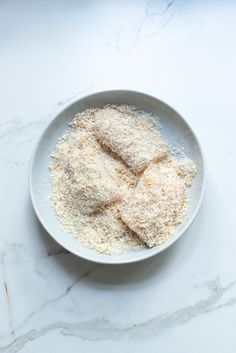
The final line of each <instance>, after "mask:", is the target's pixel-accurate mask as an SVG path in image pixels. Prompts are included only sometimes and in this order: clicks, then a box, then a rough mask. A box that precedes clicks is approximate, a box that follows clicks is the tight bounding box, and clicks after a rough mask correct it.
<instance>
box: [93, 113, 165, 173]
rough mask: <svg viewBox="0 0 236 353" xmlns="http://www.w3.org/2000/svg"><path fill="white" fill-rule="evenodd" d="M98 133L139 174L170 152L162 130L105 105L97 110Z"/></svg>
mask: <svg viewBox="0 0 236 353" xmlns="http://www.w3.org/2000/svg"><path fill="white" fill-rule="evenodd" d="M95 117H96V122H95V126H94V132H95V136H96V138H97V139H98V141H99V142H100V143H101V144H103V145H105V146H107V147H109V148H110V149H111V150H112V151H113V152H115V153H116V154H117V155H118V156H119V157H120V158H121V159H122V160H123V161H124V162H125V163H126V165H127V166H129V167H130V168H131V169H132V171H133V172H134V173H135V174H139V173H141V172H143V171H144V169H146V168H147V166H148V165H149V164H150V162H153V161H158V160H160V159H162V158H163V157H165V156H166V155H167V153H168V151H169V150H168V146H167V145H166V143H165V142H164V141H163V139H162V138H161V136H160V134H159V132H158V131H157V130H156V129H155V128H154V127H153V126H151V124H147V122H145V123H144V122H143V121H142V119H138V118H137V117H136V118H135V117H133V116H132V115H130V114H126V113H123V112H120V111H119V110H117V109H115V108H112V107H105V108H103V109H100V110H99V111H97V112H96V113H95Z"/></svg>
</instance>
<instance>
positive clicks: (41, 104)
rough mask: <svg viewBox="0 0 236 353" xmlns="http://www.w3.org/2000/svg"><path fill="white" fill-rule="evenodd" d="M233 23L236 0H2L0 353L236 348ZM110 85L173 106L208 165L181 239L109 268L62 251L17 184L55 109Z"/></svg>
mask: <svg viewBox="0 0 236 353" xmlns="http://www.w3.org/2000/svg"><path fill="white" fill-rule="evenodd" d="M235 17H236V3H235V1H217V0H215V1H197V0H195V1H194V0H192V1H191V0H189V1H185V0H175V1H174V0H173V1H170V0H169V1H165V0H162V1H155V0H151V1H149V2H148V1H144V0H140V1H138V0H137V1H131V0H128V1H125V0H121V1H108V0H107V1H95V0H93V1H92V0H89V1H66V0H65V1H62V0H53V1H47V0H40V1H39V0H35V1H24V0H21V1H19V0H18V1H16V0H15V1H11V0H8V1H1V2H0V51H1V53H0V71H1V75H0V77H1V78H0V96H1V105H0V106H1V115H0V170H1V174H0V199H1V207H0V219H1V231H0V347H1V348H0V352H4V353H13V352H21V353H41V352H52V353H54V352H55V353H64V352H71V353H74V352H76V353H77V352H80V353H84V352H86V353H92V352H112V353H113V352H119V353H120V352H122V353H132V352H143V351H145V352H162V353H172V352H180V353H189V352H191V353H199V352H201V353H209V352H214V353H221V352H227V353H234V352H235V346H236V333H235V331H236V267H235V253H236V236H235V228H236V217H235V211H236V209H235V208H236V207H235V201H236V191H235V190H236V189H235V180H236V167H235V150H236V140H235V138H236V135H235V131H236V104H235V81H236V70H235V62H236V41H235V33H236V21H235ZM112 88H121V89H122V88H127V89H134V90H140V91H144V92H146V93H150V94H152V95H156V96H157V97H159V98H160V99H162V100H164V101H166V102H167V103H169V104H170V105H172V106H173V107H175V108H176V109H177V110H178V111H179V112H180V113H182V114H183V116H185V117H186V118H187V120H188V121H189V122H190V124H191V125H192V126H193V128H194V130H195V132H196V133H197V135H198V137H199V139H200V141H201V143H202V147H203V150H204V152H205V156H206V162H207V167H208V183H207V190H206V195H205V200H204V203H203V206H202V209H201V211H200V213H199V216H198V217H197V219H196V221H195V223H194V225H193V226H192V227H191V229H190V230H189V231H188V232H187V233H186V235H185V236H184V237H183V238H182V239H181V240H179V241H178V242H177V243H176V245H174V246H173V247H172V248H171V249H169V250H168V251H166V252H165V253H163V254H161V255H159V256H156V257H155V258H153V259H150V260H148V261H145V262H142V263H138V264H131V265H128V266H114V267H112V266H101V265H95V264H93V263H89V262H87V261H84V260H81V259H79V258H76V257H74V256H72V255H70V254H68V253H67V252H66V251H64V250H63V249H62V248H60V247H59V246H58V245H57V244H56V243H55V242H54V241H53V240H52V239H51V238H50V237H49V235H48V234H47V233H46V232H45V231H44V230H43V229H42V227H41V226H40V225H39V223H38V222H37V220H36V218H35V216H34V213H33V210H32V206H31V203H30V199H29V190H28V182H27V171H28V163H29V158H30V155H31V152H32V149H33V146H34V144H35V142H36V140H37V138H38V137H39V135H40V133H41V131H42V129H43V128H44V126H45V124H46V123H47V122H48V121H49V119H50V117H51V116H52V115H53V112H55V111H56V110H58V109H59V108H63V106H64V105H65V104H67V103H68V102H70V101H72V100H73V99H75V98H76V97H79V96H80V95H82V94H85V93H90V92H94V91H97V90H103V89H112Z"/></svg>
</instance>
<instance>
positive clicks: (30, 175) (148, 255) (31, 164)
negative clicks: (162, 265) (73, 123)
mask: <svg viewBox="0 0 236 353" xmlns="http://www.w3.org/2000/svg"><path fill="white" fill-rule="evenodd" d="M110 93H117V94H118V93H131V94H139V95H143V96H147V97H149V98H152V99H155V100H158V101H159V102H160V103H161V104H164V105H165V106H166V107H167V108H168V109H170V110H172V111H173V112H174V113H176V114H177V115H178V116H179V117H180V118H181V119H182V120H183V122H184V123H185V124H186V125H187V127H188V129H189V130H190V132H191V133H192V135H193V137H194V139H195V140H196V142H197V145H198V148H199V152H200V157H201V161H202V177H203V179H202V185H201V192H200V194H199V198H198V202H197V205H196V207H195V209H194V211H193V212H192V215H191V217H190V219H189V221H188V222H187V223H186V225H185V227H184V228H183V229H182V230H181V231H180V232H179V233H178V234H177V235H176V236H173V237H172V238H170V239H169V241H167V242H164V243H163V244H161V245H160V246H158V247H156V251H153V252H147V253H146V254H145V253H142V254H141V255H140V257H135V258H130V259H122V258H121V259H117V260H116V261H114V260H113V261H111V260H109V258H110V259H112V258H113V255H108V254H100V253H98V255H106V256H107V260H103V259H95V258H92V257H91V256H89V255H87V254H84V253H80V252H78V251H76V250H74V249H73V248H72V249H71V248H70V249H68V247H67V246H66V245H65V244H63V243H62V242H61V241H60V240H58V239H57V237H56V236H54V234H53V232H52V231H51V230H50V229H49V227H48V226H47V224H46V222H45V221H44V219H43V217H42V216H41V213H40V210H39V208H38V206H37V202H36V198H35V194H34V191H33V167H34V161H35V157H36V154H37V151H38V148H39V146H40V143H41V140H42V138H43V136H44V134H45V132H46V131H47V130H48V128H49V127H50V126H51V125H52V124H53V122H54V121H55V120H56V119H58V117H59V116H60V115H61V114H62V113H63V112H64V111H66V110H67V109H68V108H69V107H70V106H72V105H73V104H75V103H76V102H79V101H80V100H82V99H85V98H88V97H92V96H96V95H98V94H110ZM28 183H29V191H30V197H31V202H32V205H33V209H34V212H35V214H36V216H37V218H38V220H39V221H40V223H41V225H42V226H43V227H44V229H45V230H46V231H47V233H48V234H49V235H50V236H51V237H52V238H53V240H54V241H55V242H57V243H58V244H59V245H60V246H61V247H63V248H64V249H66V250H68V251H69V252H70V253H72V254H73V255H75V256H78V257H80V258H82V259H84V260H87V261H91V262H95V263H99V264H106V265H122V264H128V263H135V262H139V261H143V260H146V259H148V258H151V257H153V256H155V255H157V254H160V253H161V252H163V251H164V250H166V249H167V248H169V247H170V246H171V245H173V244H174V243H175V242H176V241H177V240H178V239H180V238H181V237H182V235H184V233H185V232H186V231H187V229H188V228H189V227H190V226H191V225H192V223H193V221H194V220H195V218H196V216H197V214H198V212H199V209H200V207H201V204H202V201H203V198H204V193H205V189H206V163H205V158H204V155H203V151H202V147H201V144H200V142H199V139H198V137H197V135H196V134H195V132H194V131H193V129H192V128H191V126H190V125H189V124H188V122H187V121H186V120H185V118H183V116H182V115H181V114H180V113H179V112H178V111H177V110H176V109H174V108H172V107H171V106H170V105H169V104H167V103H166V102H165V101H163V100H161V99H159V98H157V97H155V96H152V95H150V94H147V93H144V92H140V91H135V90H126V89H124V90H123V89H112V90H105V91H96V92H92V93H89V94H84V95H81V96H80V97H79V98H77V99H75V100H73V101H70V102H69V103H68V104H66V105H65V106H64V107H62V108H59V109H57V110H56V111H54V113H53V116H52V117H51V119H50V120H49V122H48V123H47V124H46V125H45V127H44V128H43V130H42V131H41V134H40V136H39V138H38V140H37V142H36V144H35V146H34V149H33V152H32V154H31V158H30V162H29V169H28ZM82 245H83V244H82ZM154 249H155V247H154ZM116 256H119V255H116Z"/></svg>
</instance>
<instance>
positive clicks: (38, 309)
mask: <svg viewBox="0 0 236 353" xmlns="http://www.w3.org/2000/svg"><path fill="white" fill-rule="evenodd" d="M61 253H62V252H61ZM54 255H55V253H54V254H53V256H54ZM57 255H59V252H58V253H57ZM49 256H52V255H49ZM98 266H99V265H97V264H95V265H93V266H92V267H90V268H89V269H88V270H86V271H85V272H84V273H83V274H82V275H80V276H78V277H77V278H76V279H75V280H74V281H73V282H72V283H71V284H70V285H69V286H68V287H67V288H66V289H65V291H64V292H63V293H61V294H60V295H58V296H57V297H55V298H53V299H50V300H48V301H47V302H45V303H43V304H42V305H41V306H39V307H38V308H37V309H36V310H34V311H33V312H32V313H31V314H30V315H29V316H28V317H27V318H26V319H25V320H24V322H23V323H22V324H21V326H20V327H18V329H17V330H16V332H17V331H18V330H19V329H20V328H22V327H23V326H24V325H25V324H26V323H27V322H29V320H30V319H31V318H32V317H33V316H35V315H36V314H38V313H39V312H40V311H42V310H43V309H44V308H46V307H48V306H49V305H50V304H52V303H56V302H58V301H60V300H61V299H63V298H64V297H65V296H66V295H67V294H68V293H69V292H70V291H71V290H72V289H73V288H74V286H75V285H76V284H77V283H78V282H79V281H80V280H81V279H84V278H86V277H88V276H89V275H90V274H91V273H92V272H93V271H94V270H95V269H96V268H97V267H98ZM0 352H1V350H0Z"/></svg>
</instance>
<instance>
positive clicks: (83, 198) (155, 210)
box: [50, 105, 197, 254]
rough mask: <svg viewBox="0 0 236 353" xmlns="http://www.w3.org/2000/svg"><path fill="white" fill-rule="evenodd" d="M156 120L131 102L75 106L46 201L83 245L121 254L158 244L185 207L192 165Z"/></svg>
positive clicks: (56, 155)
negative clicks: (165, 136) (174, 150)
mask: <svg viewBox="0 0 236 353" xmlns="http://www.w3.org/2000/svg"><path fill="white" fill-rule="evenodd" d="M159 128H160V126H159V120H158V118H157V117H155V116H153V115H152V114H150V113H147V112H144V111H140V110H137V109H136V108H135V107H134V106H127V105H119V106H115V105H107V106H105V107H104V108H96V109H87V110H85V111H83V112H81V113H78V114H77V115H76V117H75V118H74V120H73V121H72V123H71V124H70V125H69V127H68V130H67V131H66V132H65V134H64V135H63V136H62V137H61V138H60V139H59V140H58V143H57V145H56V147H55V150H54V151H53V153H52V156H51V157H52V161H51V163H50V177H51V185H52V191H51V195H50V196H51V201H52V206H53V207H54V210H55V213H56V215H57V217H58V219H59V220H60V222H61V224H62V226H63V228H64V229H65V230H67V231H69V232H72V233H73V235H74V236H75V237H76V238H77V239H78V240H79V241H80V242H82V243H83V244H84V245H85V246H87V247H90V248H93V249H95V250H97V251H98V252H101V253H106V254H121V253H123V252H126V251H129V250H139V249H141V248H145V247H153V246H156V245H160V244H161V243H163V242H164V241H166V240H167V239H168V238H170V237H171V236H172V235H173V234H174V230H175V225H176V224H178V223H181V222H182V220H183V218H184V217H185V215H186V213H187V210H188V203H189V199H188V187H189V186H191V184H192V179H193V177H194V176H195V174H196V172H197V171H196V166H195V165H194V163H193V162H192V161H191V160H190V159H187V158H185V157H183V158H176V157H175V156H174V155H173V153H172V151H171V149H170V148H169V146H168V144H167V142H166V141H164V139H163V138H162V137H161V134H160V131H159Z"/></svg>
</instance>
